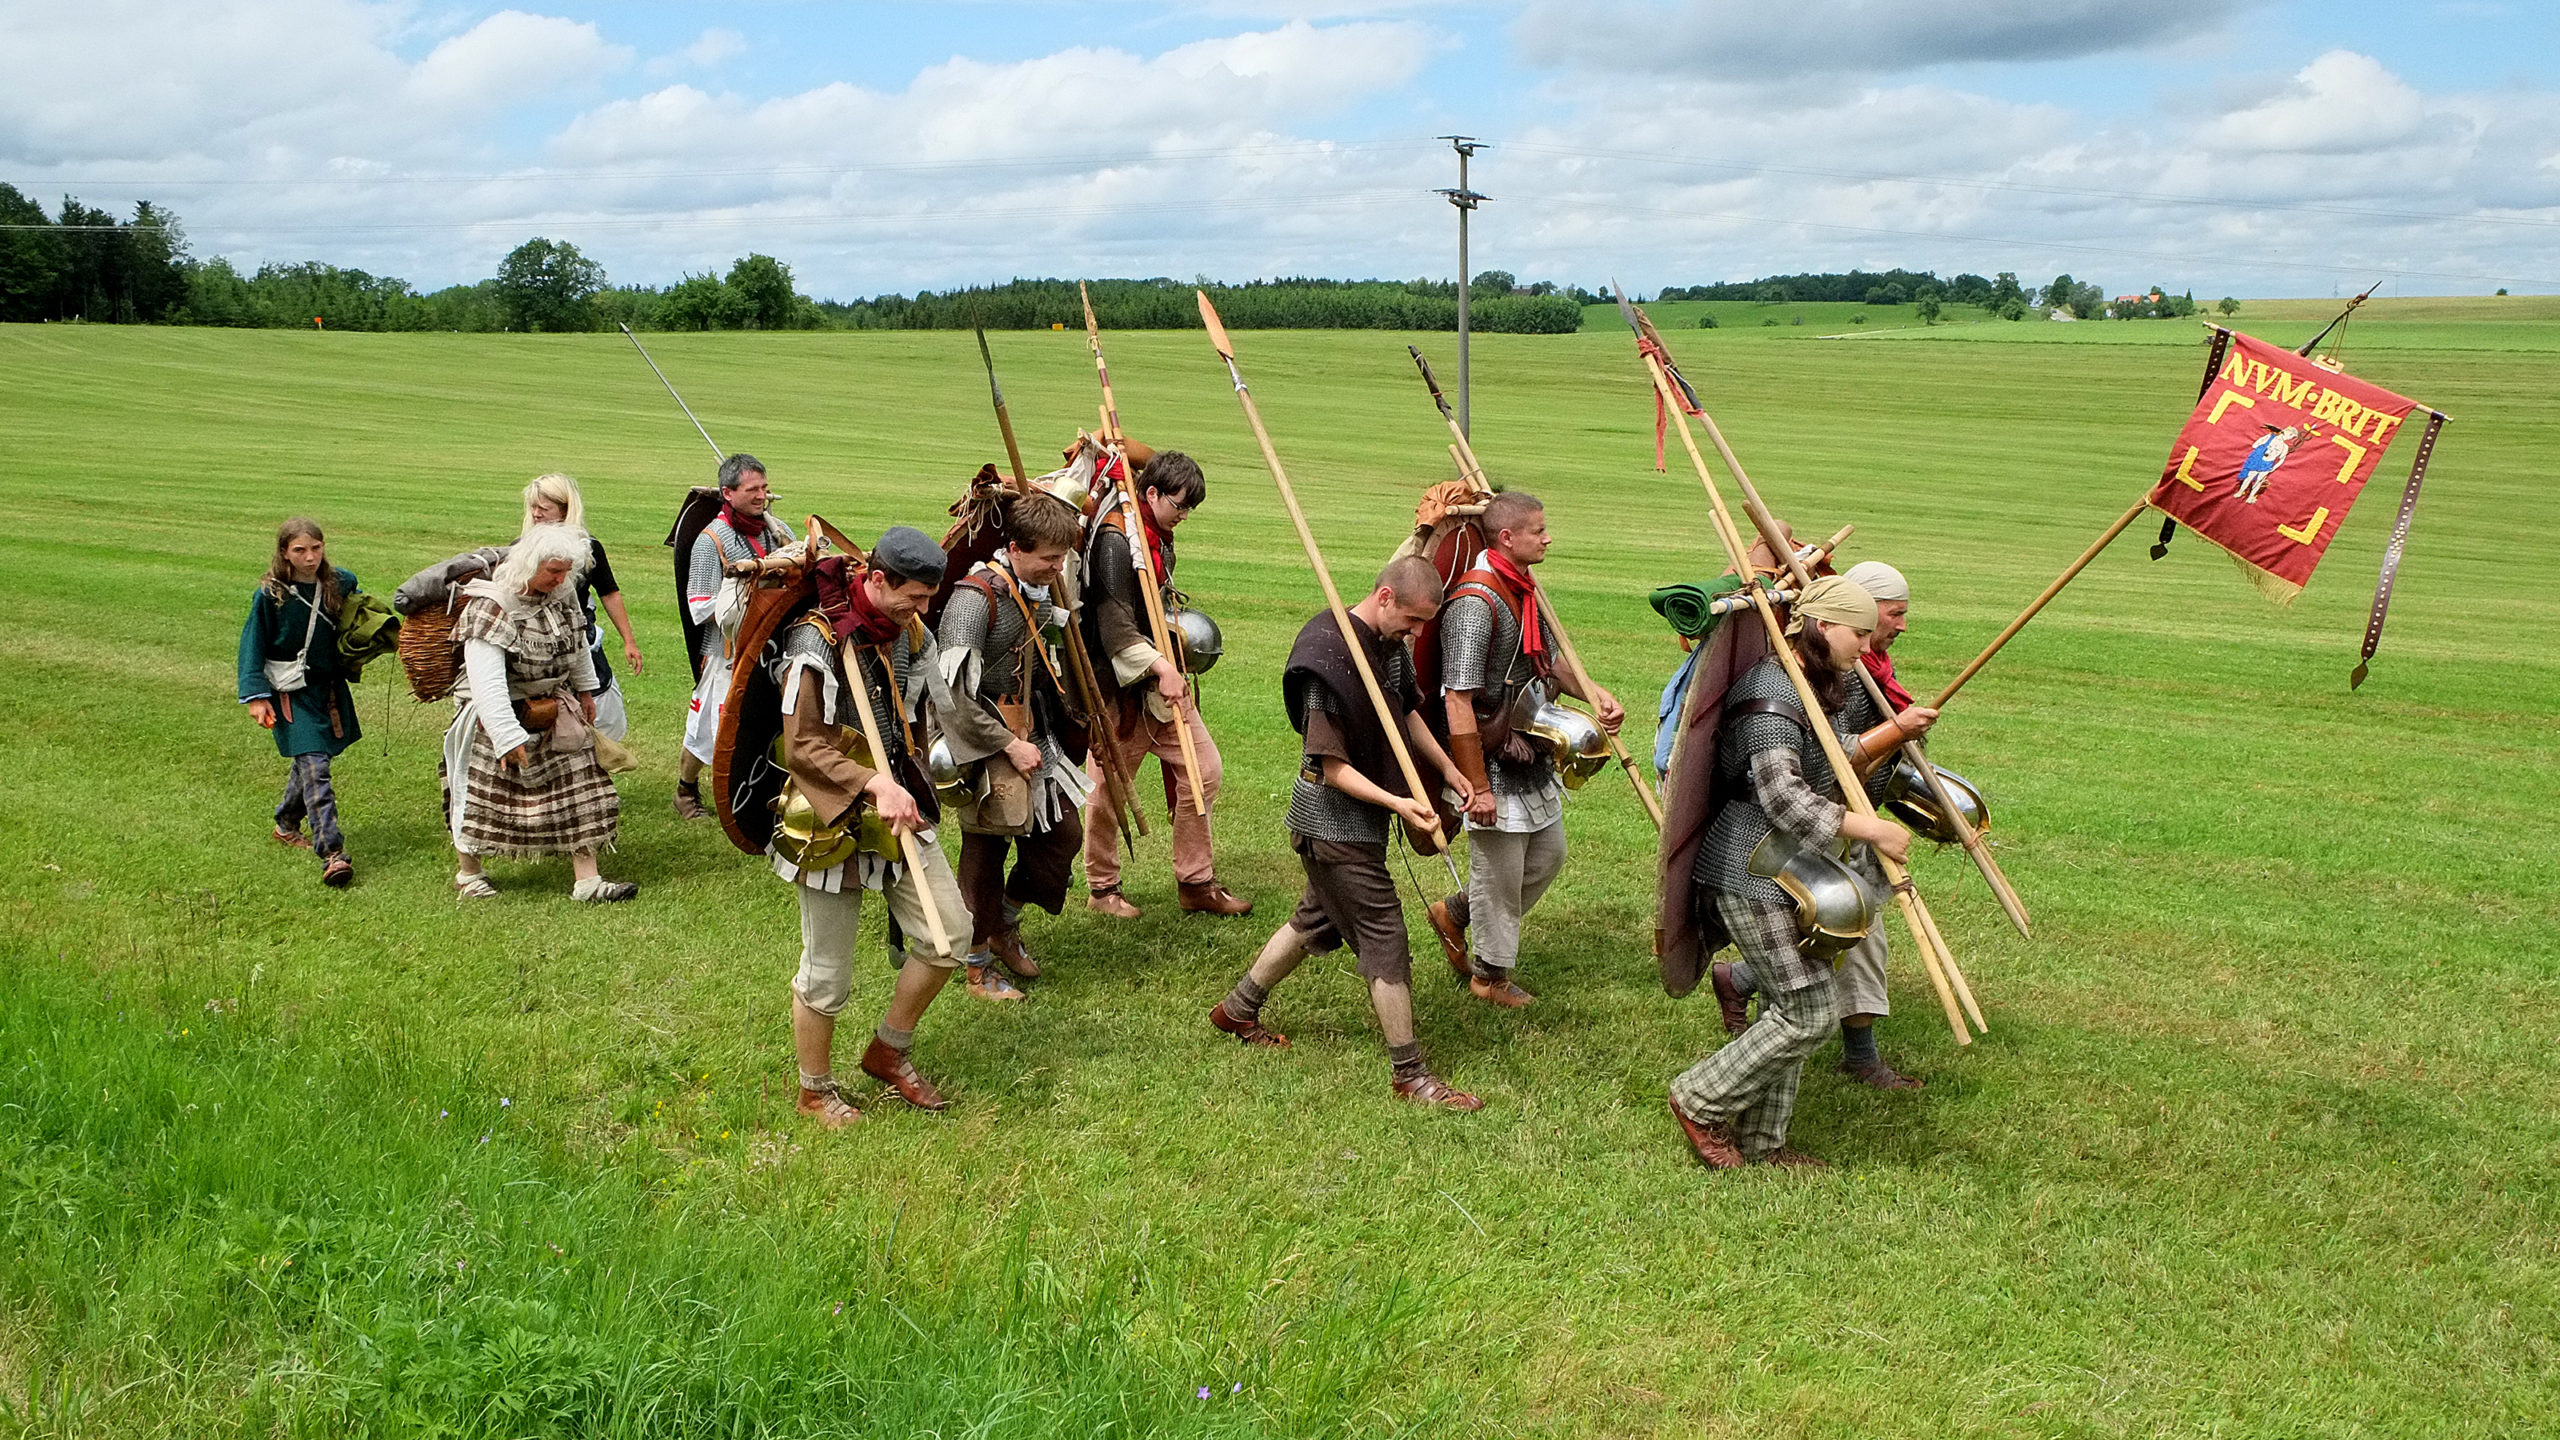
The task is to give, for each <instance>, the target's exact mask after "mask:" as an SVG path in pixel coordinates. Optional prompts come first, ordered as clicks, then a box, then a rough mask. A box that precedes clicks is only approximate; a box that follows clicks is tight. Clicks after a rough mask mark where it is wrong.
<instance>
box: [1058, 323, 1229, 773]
mask: <svg viewBox="0 0 2560 1440" xmlns="http://www.w3.org/2000/svg"><path fill="white" fill-rule="evenodd" d="M1076 294H1077V295H1078V296H1079V297H1081V298H1082V299H1083V301H1084V338H1085V343H1086V344H1087V345H1090V346H1091V347H1092V348H1093V373H1094V374H1095V376H1097V377H1098V378H1099V379H1100V380H1101V381H1102V432H1103V434H1102V438H1103V444H1104V451H1105V453H1106V454H1110V455H1115V456H1117V457H1118V458H1119V461H1120V477H1121V479H1120V501H1121V504H1120V513H1121V516H1122V518H1123V521H1124V523H1125V524H1126V525H1127V529H1128V536H1129V555H1130V558H1131V560H1132V561H1133V562H1134V563H1135V565H1136V567H1137V571H1138V598H1139V599H1140V601H1142V602H1143V603H1144V605H1145V607H1146V615H1147V629H1148V633H1149V634H1150V635H1152V636H1153V637H1154V639H1155V644H1156V653H1157V654H1159V655H1162V656H1163V657H1164V658H1165V659H1167V660H1169V661H1172V662H1173V664H1174V667H1175V668H1176V669H1177V670H1178V669H1180V668H1181V665H1182V660H1181V654H1182V652H1181V651H1179V650H1176V649H1175V648H1174V647H1173V636H1172V634H1171V632H1170V631H1169V630H1168V629H1167V628H1166V625H1165V620H1164V593H1163V590H1164V582H1163V578H1162V577H1161V576H1159V575H1157V574H1156V565H1155V556H1154V554H1153V553H1152V552H1151V550H1150V549H1149V547H1148V545H1147V522H1146V518H1145V517H1144V516H1142V515H1140V514H1139V513H1138V467H1137V466H1136V465H1134V464H1132V463H1131V462H1130V460H1129V437H1128V435H1127V434H1126V433H1124V432H1123V431H1122V430H1121V429H1120V402H1119V401H1118V400H1117V399H1114V398H1113V397H1112V394H1111V367H1110V366H1108V365H1105V364H1104V363H1102V326H1101V325H1100V324H1099V323H1097V322H1096V321H1095V320H1094V318H1093V296H1092V294H1091V293H1089V292H1088V291H1087V290H1086V289H1085V284H1084V282H1083V281H1081V280H1079V281H1077V282H1076ZM1183 679H1184V690H1185V692H1186V693H1185V694H1184V695H1183V697H1182V699H1180V700H1177V701H1175V702H1174V703H1173V707H1172V708H1173V735H1174V739H1175V740H1177V741H1179V742H1180V743H1181V745H1182V769H1183V773H1184V775H1185V776H1187V777H1188V778H1189V780H1190V782H1191V809H1192V813H1194V814H1196V815H1198V816H1199V817H1200V818H1202V819H1203V820H1205V819H1207V818H1209V792H1208V790H1207V788H1206V787H1204V786H1203V785H1202V784H1201V783H1200V754H1199V751H1198V749H1197V748H1196V747H1195V746H1193V745H1192V743H1191V724H1190V722H1189V721H1188V720H1186V719H1184V718H1183V713H1182V710H1183V707H1184V706H1185V705H1189V706H1192V707H1194V708H1195V710H1196V708H1197V707H1198V705H1199V703H1200V697H1199V695H1198V694H1196V693H1192V691H1191V680H1190V677H1189V676H1188V675H1187V674H1186V675H1185V676H1184V677H1183ZM1137 703H1138V704H1141V705H1143V704H1145V703H1146V698H1145V697H1144V696H1143V695H1141V696H1139V697H1138V698H1137Z"/></svg>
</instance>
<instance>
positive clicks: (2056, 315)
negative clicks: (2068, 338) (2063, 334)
mask: <svg viewBox="0 0 2560 1440" xmlns="http://www.w3.org/2000/svg"><path fill="white" fill-rule="evenodd" d="M2045 318H2046V319H2048V320H2077V319H2079V318H2080V317H2079V316H2077V315H2074V314H2072V313H2071V312H2070V311H2068V310H2062V309H2056V310H2055V311H2054V312H2053V313H2052V314H2051V315H2048V316H2046V317H2045Z"/></svg>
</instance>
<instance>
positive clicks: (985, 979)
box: [969, 962, 1031, 1000]
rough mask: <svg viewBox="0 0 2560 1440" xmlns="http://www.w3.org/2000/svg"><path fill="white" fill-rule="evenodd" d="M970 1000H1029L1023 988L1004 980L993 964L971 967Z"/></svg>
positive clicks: (1001, 972)
mask: <svg viewBox="0 0 2560 1440" xmlns="http://www.w3.org/2000/svg"><path fill="white" fill-rule="evenodd" d="M969 998H970V999H972V1000H1028V999H1030V998H1031V997H1030V996H1028V995H1025V994H1023V993H1022V987H1021V986H1019V985H1016V984H1014V983H1013V982H1012V981H1010V980H1007V979H1006V978H1004V972H1003V971H1001V970H998V969H997V968H996V967H995V965H994V963H993V962H989V963H988V964H985V965H972V966H970V967H969Z"/></svg>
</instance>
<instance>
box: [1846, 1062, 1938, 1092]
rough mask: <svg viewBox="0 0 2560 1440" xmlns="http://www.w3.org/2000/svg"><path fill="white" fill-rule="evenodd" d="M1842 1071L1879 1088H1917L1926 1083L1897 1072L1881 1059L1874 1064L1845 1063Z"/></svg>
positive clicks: (1854, 1078)
mask: <svg viewBox="0 0 2560 1440" xmlns="http://www.w3.org/2000/svg"><path fill="white" fill-rule="evenodd" d="M1840 1073H1841V1074H1843V1075H1846V1076H1848V1077H1849V1078H1850V1079H1852V1080H1855V1081H1857V1082H1858V1083H1859V1084H1861V1085H1872V1086H1874V1087H1875V1088H1877V1089H1878V1090H1917V1089H1919V1088H1920V1087H1921V1086H1922V1085H1923V1084H1925V1083H1926V1082H1925V1081H1922V1080H1919V1079H1916V1078H1914V1077H1912V1076H1909V1075H1902V1074H1897V1073H1895V1071H1894V1068H1893V1067H1892V1066H1890V1065H1887V1064H1886V1063H1884V1062H1883V1061H1881V1060H1879V1061H1877V1062H1876V1063H1874V1064H1873V1065H1845V1064H1844V1065H1842V1066H1841V1067H1840Z"/></svg>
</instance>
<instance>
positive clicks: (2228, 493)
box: [2150, 332, 2417, 604]
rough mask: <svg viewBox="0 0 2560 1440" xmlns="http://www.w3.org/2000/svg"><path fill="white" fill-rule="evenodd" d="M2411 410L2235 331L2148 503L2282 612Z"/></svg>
mask: <svg viewBox="0 0 2560 1440" xmlns="http://www.w3.org/2000/svg"><path fill="white" fill-rule="evenodd" d="M2416 408H2417V402H2415V401H2413V400H2408V399H2405V398H2403V397H2401V396H2398V395H2394V394H2392V393H2391V392H2390V391H2388V390H2385V389H2382V388H2381V387H2380V386H2376V385H2368V384H2366V383H2365V382H2363V381H2361V380H2358V379H2356V378H2355V377H2354V376H2351V375H2346V374H2341V373H2338V372H2335V371H2331V370H2327V369H2324V368H2322V367H2321V366H2319V365H2316V364H2314V363H2312V362H2311V361H2310V360H2308V359H2305V358H2304V357H2302V356H2300V355H2296V354H2294V353H2293V352H2292V351H2290V350H2282V349H2278V348H2277V347H2275V346H2272V345H2269V344H2267V343H2265V342H2264V341H2261V340H2254V339H2251V338H2250V337H2249V336H2246V335H2242V334H2238V333H2236V332H2235V333H2234V334H2233V335H2232V336H2231V345H2230V349H2229V351H2228V352H2227V353H2226V354H2225V356H2224V358H2223V362H2222V368H2221V369H2220V370H2218V371H2216V372H2215V373H2214V377H2213V379H2212V380H2211V381H2210V382H2208V383H2207V384H2206V386H2205V391H2204V398H2203V399H2201V400H2199V401H2197V402H2196V410H2195V413H2194V414H2193V415H2190V416H2188V417H2187V425H2186V428H2185V429H2184V430H2181V431H2179V432H2178V442H2177V444H2175V445H2173V446H2171V447H2170V449H2169V463H2168V464H2167V465H2165V466H2164V467H2162V469H2161V472H2160V483H2159V484H2157V485H2155V486H2153V487H2152V488H2151V497H2150V499H2151V504H2152V506H2153V508H2155V509H2157V510H2159V511H2160V512H2162V513H2163V514H2165V515H2168V516H2169V517H2170V518H2172V519H2174V520H2176V521H2178V522H2179V523H2180V524H2182V525H2185V526H2186V527H2187V528H2188V529H2191V530H2193V531H2195V532H2196V533H2197V534H2199V535H2202V536H2203V537H2204V538H2206V539H2207V540H2210V541H2212V542H2213V543H2214V544H2216V545H2219V546H2221V547H2222V548H2223V549H2225V550H2227V551H2229V552H2231V555H2232V558H2234V559H2236V560H2238V561H2239V562H2240V564H2241V566H2242V567H2243V568H2244V569H2246V570H2247V571H2248V572H2249V576H2250V578H2251V579H2253V580H2255V581H2257V582H2258V588H2259V589H2260V590H2261V591H2263V592H2265V593H2266V595H2267V597H2268V598H2269V599H2272V600H2275V601H2276V602H2278V603H2279V604H2289V603H2291V602H2292V600H2293V597H2294V596H2296V595H2298V594H2300V593H2302V587H2303V586H2304V584H2306V583H2308V582H2309V581H2310V579H2311V572H2312V570H2313V569H2314V568H2316V567H2317V566H2318V565H2319V564H2320V557H2321V556H2322V555H2324V554H2326V553H2328V549H2329V541H2330V539H2331V537H2333V536H2335V535H2336V534H2337V533H2338V527H2339V525H2341V524H2343V523H2344V522H2345V521H2346V518H2347V511H2348V510H2350V509H2351V508H2353V507H2354V505H2355V503H2356V497H2357V496H2358V495H2360V494H2362V493H2363V492H2364V484H2365V481H2366V480H2367V479H2369V478H2371V476H2372V474H2373V467H2374V466H2375V465H2377V464H2379V463H2381V460H2382V452H2383V451H2385V450H2387V449H2389V448H2390V446H2391V437H2392V436H2394V435H2395V434H2397V433H2399V430H2400V422H2401V421H2403V420H2405V419H2407V418H2408V415H2409V412H2410V411H2411V410H2414V409H2416Z"/></svg>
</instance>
